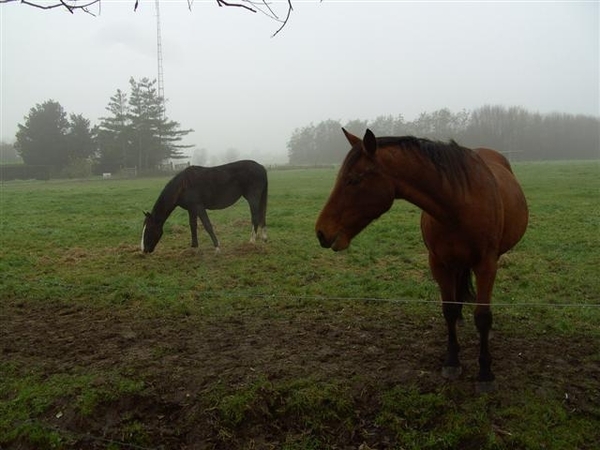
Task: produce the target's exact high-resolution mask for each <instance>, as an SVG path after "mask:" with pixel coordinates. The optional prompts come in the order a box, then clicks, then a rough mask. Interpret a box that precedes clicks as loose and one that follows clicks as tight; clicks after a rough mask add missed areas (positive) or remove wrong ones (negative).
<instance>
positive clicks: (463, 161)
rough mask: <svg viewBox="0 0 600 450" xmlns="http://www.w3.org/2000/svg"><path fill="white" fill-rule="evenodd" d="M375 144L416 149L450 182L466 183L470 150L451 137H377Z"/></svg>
mask: <svg viewBox="0 0 600 450" xmlns="http://www.w3.org/2000/svg"><path fill="white" fill-rule="evenodd" d="M377 146H378V148H383V147H396V148H398V149H401V150H408V151H416V152H417V153H418V155H419V156H421V157H423V158H424V159H426V160H428V161H431V163H432V164H433V165H434V167H435V168H436V170H437V171H438V172H440V173H441V174H442V175H444V176H445V177H446V178H447V179H448V180H450V181H451V182H456V183H459V184H461V185H465V184H468V168H467V160H468V158H469V157H470V156H471V154H472V150H470V149H468V148H465V147H462V146H460V145H459V144H458V143H456V141H454V140H453V139H452V140H450V141H449V142H441V141H433V140H430V139H425V138H418V137H415V136H400V137H379V138H377Z"/></svg>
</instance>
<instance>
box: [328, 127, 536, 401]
mask: <svg viewBox="0 0 600 450" xmlns="http://www.w3.org/2000/svg"><path fill="white" fill-rule="evenodd" d="M343 131H344V134H345V135H346V138H347V139H348V141H349V142H350V145H351V146H352V149H351V150H350V152H349V153H348V155H347V156H346V159H345V160H344V162H343V164H342V167H341V168H340V171H339V174H338V177H337V180H336V183H335V186H334V188H333V190H332V192H331V195H330V197H329V199H328V201H327V203H326V204H325V207H324V208H323V211H321V214H320V215H319V218H318V220H317V223H316V233H317V237H318V239H319V241H320V243H321V245H322V246H323V247H325V248H332V249H333V250H335V251H338V250H344V249H345V248H347V247H348V246H349V245H350V241H351V240H352V238H354V236H356V235H357V234H358V233H359V232H360V231H361V230H363V229H364V228H365V227H366V226H367V225H368V224H369V223H370V222H372V221H373V220H375V219H377V218H378V217H379V216H381V215H382V214H383V213H385V212H386V211H387V210H389V209H390V207H391V206H392V203H393V202H394V199H397V198H399V199H405V200H407V201H409V202H410V203H413V204H414V205H416V206H418V207H419V208H421V209H422V211H423V212H422V215H421V231H422V234H423V240H424V241H425V245H426V246H427V249H428V250H429V266H430V268H431V272H432V274H433V277H434V278H435V280H436V282H437V284H438V285H439V288H440V291H441V295H442V307H443V312H444V318H445V320H446V324H447V326H448V350H447V354H446V360H445V363H444V368H443V371H442V375H443V376H444V377H446V378H451V379H453V378H456V377H458V376H459V375H460V373H461V368H460V362H459V358H458V353H459V345H458V338H457V329H456V325H457V322H458V320H459V318H461V317H462V304H463V302H469V301H472V300H473V296H474V294H473V287H472V284H471V272H473V273H474V274H475V280H476V307H475V325H476V327H477V330H478V331H479V336H480V352H479V375H478V377H477V381H478V386H477V387H478V390H480V391H487V390H491V389H493V388H494V383H493V381H494V374H493V373H492V368H491V365H492V357H491V354H490V350H489V346H488V337H489V332H490V329H491V326H492V312H491V310H490V300H491V296H492V287H493V285H494V279H495V277H496V269H497V262H498V258H499V257H500V255H502V254H503V253H505V252H506V251H508V250H509V249H511V248H512V247H513V246H514V245H515V244H516V243H517V242H519V240H520V239H521V237H522V236H523V234H524V233H525V229H526V228H527V222H528V211H527V203H526V200H525V196H524V195H523V191H522V190H521V187H520V186H519V183H518V182H517V180H516V178H515V176H514V175H513V173H512V170H511V167H510V164H509V163H508V161H507V160H506V158H505V157H504V156H502V155H501V154H500V153H497V152H495V151H494V150H490V149H476V150H469V149H466V148H464V147H460V146H459V145H458V144H456V143H455V142H454V141H451V142H450V143H449V144H445V143H440V142H433V141H429V140H427V139H418V138H415V137H380V138H376V137H375V136H374V135H373V133H372V132H371V131H370V130H367V132H366V133H365V136H364V138H363V139H362V140H361V139H360V138H358V137H356V136H353V135H352V134H350V133H348V132H347V131H346V130H343Z"/></svg>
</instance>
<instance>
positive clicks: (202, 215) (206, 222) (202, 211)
mask: <svg viewBox="0 0 600 450" xmlns="http://www.w3.org/2000/svg"><path fill="white" fill-rule="evenodd" d="M198 217H200V221H201V222H202V226H203V227H204V229H205V230H206V232H207V233H208V235H209V236H210V238H211V240H212V242H213V245H214V246H215V251H216V252H217V253H218V252H219V251H220V250H221V248H220V246H219V240H218V239H217V236H215V232H214V231H213V227H212V224H211V223H210V220H209V219H208V214H207V213H206V210H205V209H204V208H201V209H199V210H198Z"/></svg>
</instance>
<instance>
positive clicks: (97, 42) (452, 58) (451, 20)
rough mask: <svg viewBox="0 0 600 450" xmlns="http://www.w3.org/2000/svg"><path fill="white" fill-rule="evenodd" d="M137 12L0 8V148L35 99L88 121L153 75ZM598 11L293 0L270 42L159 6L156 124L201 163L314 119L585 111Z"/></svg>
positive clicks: (151, 49)
mask: <svg viewBox="0 0 600 450" xmlns="http://www.w3.org/2000/svg"><path fill="white" fill-rule="evenodd" d="M40 1H42V0H40ZM43 1H46V0H43ZM134 3H135V2H134V0H102V7H101V11H100V14H99V15H98V16H97V17H93V16H91V15H89V14H85V13H82V12H77V13H75V14H69V13H68V12H66V11H65V10H62V9H61V10H49V11H42V10H38V9H34V8H31V7H27V6H25V5H21V4H18V3H15V4H3V5H0V26H1V32H0V33H1V44H0V45H1V49H0V51H1V53H0V60H1V87H0V90H1V95H2V97H1V129H0V137H1V139H2V140H4V141H14V135H15V133H16V131H17V124H18V123H23V122H24V117H25V116H26V115H27V114H28V113H29V110H30V108H32V107H33V106H35V105H36V104H38V103H43V102H44V101H46V100H49V99H52V100H55V101H58V102H59V103H60V104H61V105H62V106H63V107H64V108H65V110H66V112H67V113H68V114H70V113H77V114H83V115H84V117H86V118H88V119H90V120H91V121H92V124H96V123H98V119H99V117H102V116H105V115H106V114H107V112H106V110H105V108H106V106H107V104H108V102H109V100H110V97H111V96H112V95H113V94H114V93H115V92H116V90H117V89H119V88H120V89H122V90H124V91H127V92H128V91H129V78H130V77H132V76H133V77H134V78H135V79H140V78H142V77H148V78H151V79H154V78H156V77H157V58H156V12H155V7H154V1H151V0H140V5H139V8H138V10H137V12H134V11H133V5H134ZM280 3H281V2H280ZM598 4H599V3H598V1H588V2H576V1H565V2H540V1H536V2H525V1H510V2H481V1H480V2H439V1H438V2H426V1H420V2H415V1H413V2H404V1H375V0H368V1H366V0H365V1H339V0H338V1H335V0H324V1H323V2H318V1H300V0H294V1H293V5H294V11H293V13H292V16H291V18H290V20H289V22H288V24H287V26H286V27H285V28H284V29H283V31H281V32H280V33H279V34H278V35H277V36H276V37H271V35H272V34H273V33H274V32H275V30H276V29H277V28H278V26H279V25H278V24H277V23H276V22H274V21H272V20H270V19H268V18H267V17H265V16H264V15H261V14H252V13H250V12H248V11H244V10H242V9H240V8H219V7H218V6H217V5H216V2H215V1H214V0H204V1H201V0H195V2H194V3H193V6H192V9H191V11H190V10H189V9H188V8H187V2H186V1H185V0H170V1H166V0H162V1H161V4H160V18H161V25H162V27H161V29H162V50H163V68H164V89H165V97H166V98H167V115H168V117H169V118H170V119H172V120H176V121H178V122H179V123H180V124H181V125H182V127H183V128H193V129H194V130H195V132H194V133H192V134H190V135H189V136H188V137H187V139H186V142H187V143H191V144H195V145H196V146H197V147H198V148H206V149H207V150H208V153H209V155H210V154H216V153H218V152H223V151H225V150H226V149H227V148H231V147H232V148H236V149H238V151H239V153H240V156H242V157H254V158H255V159H257V160H259V161H261V162H271V160H272V159H273V158H274V157H273V155H276V156H275V158H277V159H279V160H280V161H285V160H286V154H287V150H286V143H287V141H288V139H289V137H290V135H291V133H292V132H293V130H294V129H295V128H298V127H302V126H305V125H308V124H310V123H311V122H312V123H315V124H317V123H319V122H320V121H322V120H326V119H335V120H340V121H342V122H345V121H347V120H352V119H363V120H372V119H374V118H375V117H377V116H379V115H388V114H391V115H398V114H402V115H404V117H405V118H406V119H408V120H412V119H414V118H415V117H416V116H417V115H418V114H419V113H421V112H424V111H428V112H431V111H434V110H437V109H440V108H444V107H447V108H450V109H451V110H452V111H454V112H457V111H460V110H462V109H466V110H473V109H475V108H478V107H480V106H483V105H485V104H500V105H504V106H521V107H524V108H526V109H528V110H530V111H532V112H533V111H537V112H541V113H548V112H555V111H558V112H566V113H572V114H587V115H594V116H598V115H599V114H600V111H599V102H600V99H599V28H598V23H599V8H598ZM278 6H279V11H282V12H283V11H285V8H284V6H285V3H283V4H280V5H278ZM92 11H94V12H97V10H96V9H92Z"/></svg>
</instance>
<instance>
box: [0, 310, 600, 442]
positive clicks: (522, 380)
mask: <svg viewBox="0 0 600 450" xmlns="http://www.w3.org/2000/svg"><path fill="white" fill-rule="evenodd" d="M499 320H501V319H499ZM461 341H462V343H463V351H462V353H461V355H462V361H463V365H464V372H463V375H462V377H461V378H460V379H459V380H456V381H455V382H453V383H455V385H456V386H458V388H459V389H458V392H464V393H465V395H469V396H471V395H473V396H474V395H475V393H474V377H475V375H476V361H477V355H476V351H477V344H476V334H475V330H474V326H472V325H471V323H470V321H467V324H466V325H465V326H464V327H463V329H462V331H461ZM444 346H445V332H444V325H443V321H442V319H441V317H440V315H438V316H436V317H432V318H431V320H429V321H428V322H425V323H423V322H422V321H421V322H419V323H417V322H416V321H414V322H411V317H410V316H409V317H401V315H400V314H399V315H398V317H390V316H389V310H388V309H385V310H384V309H382V310H381V311H379V310H378V309H377V308H374V310H373V313H372V314H369V315H368V316H366V317H365V316H363V317H356V316H353V315H351V314H348V313H347V312H345V311H344V310H343V309H339V310H332V309H331V308H330V309H319V308H318V307H315V308H313V310H310V308H308V309H307V310H299V312H298V314H296V313H294V312H290V313H288V314H280V315H273V314H266V313H264V314H263V313H260V314H256V313H253V312H252V311H249V310H243V309H241V310H240V311H239V313H237V314H231V315H228V316H226V317H225V318H221V319H220V321H219V323H215V322H213V321H211V319H207V318H204V317H198V316H197V315H194V314H192V315H188V316H180V317H175V316H173V315H171V316H167V317H156V316H152V315H148V314H140V313H139V312H138V311H136V309H135V308H133V307H125V308H121V307H119V308H114V309H106V308H93V307H87V306H85V307H84V306H73V305H67V304H64V303H47V304H38V305H37V306H36V305H35V304H31V303H18V302H12V303H9V304H4V305H3V306H2V317H1V327H0V351H1V354H2V358H3V360H4V361H5V362H6V361H10V362H11V363H12V364H13V365H14V367H17V368H18V369H19V370H21V371H22V372H23V373H24V374H26V373H28V368H30V370H31V372H32V373H41V374H43V376H45V377H51V376H53V375H55V374H60V373H63V374H78V373H82V372H85V373H90V372H91V373H100V374H102V373H119V374H122V375H123V376H126V377H128V378H131V379H134V380H143V381H144V388H143V389H142V390H141V392H136V393H133V394H127V395H122V396H120V397H119V398H117V399H109V400H106V401H101V402H99V404H98V405H97V406H96V407H95V409H94V411H93V413H92V414H88V415H82V414H80V413H78V412H77V411H76V409H75V408H74V407H73V405H72V403H73V398H65V399H63V400H57V402H56V404H54V405H52V407H51V408H50V409H49V410H48V411H47V412H46V413H45V414H46V415H45V416H43V417H38V419H41V420H42V421H43V422H44V423H45V424H47V425H48V427H51V428H54V429H56V430H59V431H60V432H61V433H62V435H63V436H66V437H67V438H66V440H65V444H66V448H82V449H83V448H86V449H100V448H138V449H139V448H164V449H205V448H206V449H209V448H223V449H224V448H280V446H281V445H282V444H281V443H282V442H284V441H285V439H286V437H289V436H290V434H293V433H297V434H301V433H302V432H303V430H302V427H301V426H300V425H299V424H294V423H292V422H293V418H291V417H290V418H286V417H280V418H277V420H273V416H272V415H270V414H267V413H264V411H261V410H260V409H259V410H257V411H255V412H250V413H248V414H249V415H248V416H247V420H245V421H243V422H242V423H241V424H240V426H239V427H238V428H237V429H235V430H233V431H232V430H231V429H229V431H227V430H224V428H223V426H222V424H221V423H220V422H219V421H220V418H219V411H218V408H216V405H215V398H216V397H215V395H213V394H214V393H213V390H214V389H216V388H217V387H220V388H221V389H224V390H225V391H227V392H230V391H232V392H233V391H235V390H236V388H238V387H243V386H245V385H248V384H250V383H253V382H255V381H256V380H258V379H263V380H266V381H267V382H271V383H273V385H277V383H279V382H282V381H284V380H291V379H300V378H311V379H316V380H337V381H340V380H342V382H343V380H349V381H348V382H349V383H350V386H349V388H350V390H351V392H352V396H353V403H354V405H353V407H354V409H355V411H354V413H353V414H354V417H355V419H356V420H355V423H357V424H359V425H357V427H356V429H355V430H353V431H352V432H348V430H347V429H343V428H340V430H339V435H338V436H337V437H336V434H335V433H336V432H337V431H336V429H335V427H334V426H333V425H332V429H330V430H329V432H328V433H329V436H330V437H331V436H333V439H334V440H337V444H336V445H335V446H332V448H334V447H335V448H340V449H346V448H348V449H350V448H355V449H358V448H362V449H369V448H371V449H374V448H386V447H388V446H391V445H392V443H393V439H394V437H393V436H391V435H389V434H386V432H385V431H382V430H381V428H379V427H377V426H376V420H375V419H376V417H377V414H378V409H379V408H380V404H379V401H380V400H379V396H378V395H377V392H375V391H376V390H377V389H380V388H382V387H386V388H389V387H391V386H395V385H405V386H410V385H414V386H417V387H418V389H419V390H420V391H422V392H434V391H436V390H438V389H439V388H440V385H441V384H443V383H445V382H444V381H443V380H442V379H441V377H440V374H439V372H440V370H439V369H440V366H441V362H442V356H443V349H444ZM492 351H493V355H494V358H495V363H494V369H495V372H496V375H497V381H498V387H499V390H500V392H505V393H510V392H518V391H523V390H535V389H551V390H553V391H555V392H556V393H561V394H560V395H563V394H562V392H564V395H567V397H568V398H566V397H565V401H568V402H570V408H572V409H580V410H585V409H586V408H587V409H589V408H590V405H591V404H592V403H594V402H598V401H599V400H600V373H599V371H598V367H597V364H596V363H595V362H594V361H597V358H591V357H590V355H593V354H599V353H600V343H599V342H597V341H590V340H589V339H587V338H586V337H585V335H577V334H575V335H574V336H572V337H570V338H569V339H568V340H567V339H566V338H562V337H556V336H553V335H551V334H550V333H549V335H546V334H543V333H542V334H538V335H535V336H533V337H531V338H529V337H527V332H526V331H523V332H522V333H519V334H518V335H517V336H511V335H507V333H503V332H502V331H496V333H495V335H494V338H493V345H492ZM110 383H111V380H110V379H108V378H104V377H103V376H98V378H97V379H95V380H93V381H92V384H93V385H94V386H96V387H102V386H105V387H106V388H107V389H110V386H109V385H110ZM590 386H591V387H592V389H590ZM505 395H508V394H505ZM134 421H135V422H137V423H141V424H143V430H144V436H146V438H145V439H146V440H142V441H139V440H138V441H137V443H136V444H135V445H133V444H132V445H125V444H124V443H125V442H128V436H127V433H126V432H125V430H127V429H130V428H127V426H128V425H130V424H131V423H132V422H134ZM228 433H229V434H228ZM227 434H228V435H227ZM6 445H9V447H10V448H24V449H25V448H32V446H31V445H30V444H28V443H26V442H12V443H9V444H6ZM253 446H254V447H253Z"/></svg>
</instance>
